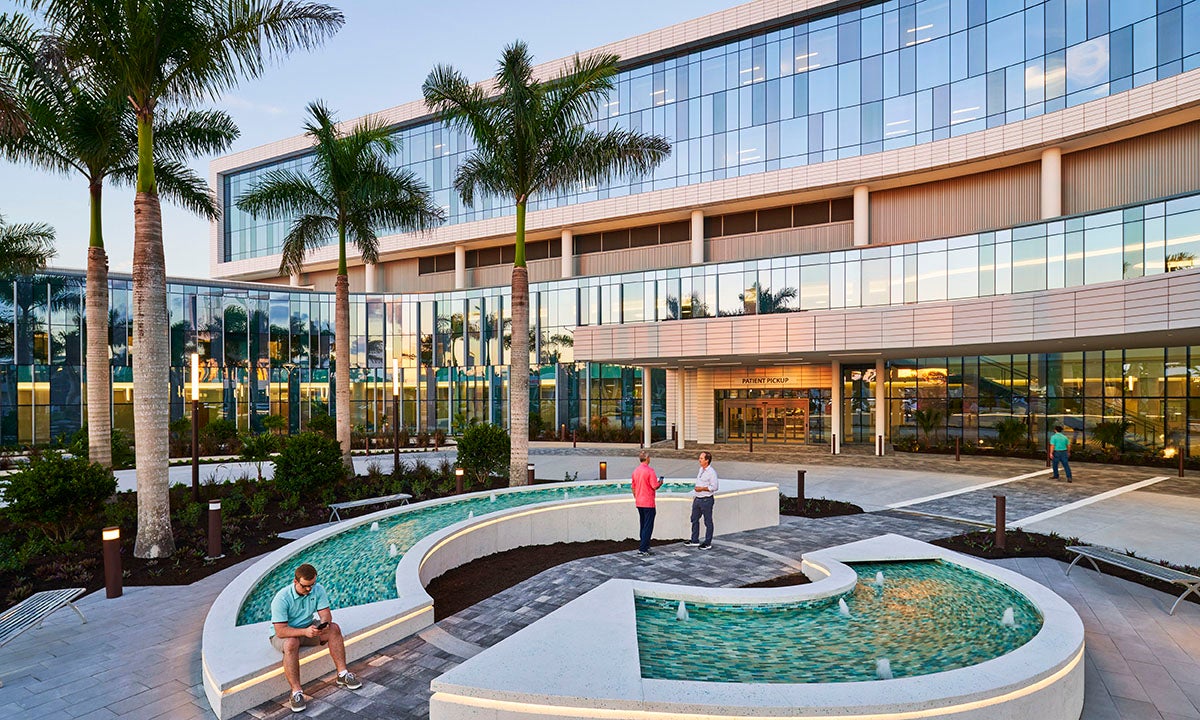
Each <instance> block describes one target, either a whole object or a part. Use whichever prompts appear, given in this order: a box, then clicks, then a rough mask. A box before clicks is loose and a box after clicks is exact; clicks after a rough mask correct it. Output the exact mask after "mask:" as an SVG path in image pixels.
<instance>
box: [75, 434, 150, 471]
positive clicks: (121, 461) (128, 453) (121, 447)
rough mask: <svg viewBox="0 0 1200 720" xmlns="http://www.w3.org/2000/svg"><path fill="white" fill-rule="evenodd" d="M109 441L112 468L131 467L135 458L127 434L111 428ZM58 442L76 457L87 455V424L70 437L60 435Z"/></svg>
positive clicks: (122, 468)
mask: <svg viewBox="0 0 1200 720" xmlns="http://www.w3.org/2000/svg"><path fill="white" fill-rule="evenodd" d="M110 442H111V444H112V460H113V469H114V470H124V469H125V468H131V467H133V466H134V462H135V460H136V458H135V456H134V452H133V444H132V443H130V442H129V436H128V435H126V434H125V433H124V431H122V430H119V429H117V428H113V429H112V435H111V438H110ZM58 444H59V445H60V446H61V447H62V448H64V449H65V450H66V451H67V452H69V453H71V454H72V455H74V456H76V457H81V458H86V457H88V453H89V451H90V447H89V446H88V431H87V426H86V425H84V426H83V427H81V428H79V429H78V430H76V431H75V434H74V435H71V436H70V437H60V438H59V443H58Z"/></svg>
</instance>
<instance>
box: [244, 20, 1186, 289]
mask: <svg viewBox="0 0 1200 720" xmlns="http://www.w3.org/2000/svg"><path fill="white" fill-rule="evenodd" d="M1022 41H1023V42H1022ZM634 62H635V63H636V62H637V61H636V60H635V61H634ZM1196 67H1200V0H1186V1H1184V2H1181V1H1180V0H1173V1H1168V0H1161V1H1160V2H1158V3H1154V2H1149V1H1148V0H1136V1H1135V0H1087V2H1084V1H1082V0H1041V1H1040V2H1039V1H1038V0H987V1H986V2H985V1H984V0H917V1H916V2H912V1H908V2H899V1H897V0H889V1H888V2H874V3H866V4H863V5H862V6H859V7H853V8H849V9H844V10H840V11H837V12H834V13H832V14H826V15H824V16H823V17H816V18H812V17H810V18H806V19H804V20H802V21H798V22H791V23H790V24H787V25H785V26H783V27H778V28H772V29H770V30H765V31H758V32H755V33H753V34H749V35H748V36H747V37H743V38H739V39H735V40H723V41H721V42H717V43H713V44H712V45H711V46H709V47H706V48H702V49H697V50H693V51H688V52H680V53H677V54H675V55H673V56H670V57H666V58H663V59H660V60H656V61H655V62H652V63H645V62H642V63H638V64H636V65H634V66H632V67H630V68H628V69H626V70H623V71H622V72H621V73H620V74H619V75H618V77H617V79H616V88H615V89H614V91H613V92H612V94H611V95H610V96H609V97H608V99H607V101H606V102H604V103H602V104H601V106H600V107H599V108H598V110H597V113H596V116H595V117H594V118H593V119H592V120H591V122H590V123H589V126H590V127H591V128H593V129H596V130H599V131H607V130H609V129H613V128H620V129H626V130H636V131H645V132H653V133H656V134H660V135H664V136H666V137H667V138H669V139H670V141H671V144H672V148H673V149H672V153H671V157H669V158H668V159H667V160H666V162H664V163H663V164H662V165H661V166H660V167H658V168H657V169H656V170H655V171H654V173H653V174H652V175H650V176H649V177H641V178H636V179H632V180H631V179H627V178H621V179H616V180H613V181H611V182H608V183H602V184H598V185H592V186H588V187H579V188H574V189H572V190H570V191H568V192H564V193H562V194H561V195H557V196H554V197H538V198H534V199H532V201H531V202H530V209H531V210H535V211H536V210H540V209H544V208H552V207H558V206H562V205H567V204H572V203H580V202H589V201H593V200H604V199H608V198H614V197H622V196H627V195H634V194H637V193H641V192H649V191H654V190H663V189H667V188H673V187H679V186H683V185H689V184H695V183H702V182H710V181H714V180H722V179H725V178H732V177H738V176H745V175H751V174H756V173H763V172H769V171H772V170H779V169H781V168H788V167H795V166H800V165H809V164H815V163H821V162H829V161H832V160H838V159H841V158H847V157H855V156H859V155H866V154H871V153H876V152H881V151H885V150H892V149H896V148H903V147H910V146H913V145H919V144H924V143H928V142H931V141H934V140H941V139H944V138H948V137H952V136H958V135H964V134H967V133H972V132H975V131H977V130H983V129H986V128H992V127H997V126H1000V125H1003V124H1005V123H1011V122H1017V121H1020V120H1024V119H1027V118H1031V117H1036V116H1039V115H1042V114H1045V113H1047V112H1054V111H1056V110H1061V109H1062V108H1064V107H1068V106H1073V105H1078V104H1080V103H1084V102H1087V101H1089V100H1094V99H1096V98H1100V97H1105V96H1108V95H1111V94H1115V93H1119V92H1123V91H1125V90H1129V89H1131V88H1134V87H1139V86H1142V85H1145V84H1147V83H1151V82H1154V81H1156V80H1162V79H1164V78H1167V77H1171V76H1173V75H1178V74H1180V73H1182V72H1184V71H1187V70H1191V69H1194V68H1196ZM397 135H398V136H399V138H400V139H401V141H402V143H403V154H402V157H401V159H400V160H399V164H400V165H402V166H403V167H405V168H406V169H409V170H411V171H413V172H414V173H415V174H416V175H417V176H418V177H420V178H421V179H422V180H423V181H424V182H425V183H427V184H428V185H429V187H430V188H431V189H432V190H433V193H434V197H435V200H436V201H437V202H438V203H439V204H441V205H442V206H443V207H445V208H446V210H447V217H448V220H449V222H451V223H459V222H472V221H476V220H486V219H490V218H494V217H497V216H501V215H508V214H512V213H513V207H512V205H510V204H509V203H508V202H507V201H505V200H502V199H497V198H492V197H483V198H481V199H480V201H479V202H478V203H476V205H475V206H474V207H471V208H468V207H466V206H464V205H463V204H462V203H461V201H460V200H459V198H458V196H457V194H456V193H455V192H454V190H453V188H452V181H453V178H454V176H455V173H456V172H457V170H458V167H459V164H460V163H461V162H462V160H463V159H464V158H465V156H466V155H467V154H468V153H469V152H470V151H471V150H472V146H471V142H470V140H469V139H468V138H466V137H464V136H462V135H460V134H459V133H457V132H454V131H451V130H450V129H449V128H447V127H446V126H444V125H443V124H442V123H439V122H426V123H421V124H417V125H413V126H410V127H406V128H402V129H399V130H397ZM308 162H309V161H308V160H307V159H306V158H305V157H299V158H289V159H287V160H284V161H280V162H278V163H275V164H268V165H263V166H259V167H256V168H253V169H249V170H244V171H240V172H237V173H232V174H229V175H227V176H225V178H224V188H223V192H224V200H225V208H226V209H227V212H226V213H225V217H226V219H225V226H224V230H225V233H224V247H223V253H222V258H221V259H222V260H223V261H225V262H229V261H233V260H240V259H245V258H252V257H262V256H269V255H275V254H277V253H278V252H279V248H280V246H281V244H282V241H283V237H284V235H285V234H286V233H287V228H288V227H290V225H291V221H290V220H289V219H282V220H279V221H275V222H265V221H259V220H255V219H254V218H251V217H249V216H248V215H246V214H244V213H242V212H241V211H240V210H238V209H237V207H236V205H235V203H236V201H237V198H238V197H240V196H241V195H242V194H243V193H244V192H245V191H246V190H247V189H249V188H250V187H251V186H253V185H254V184H255V183H256V182H258V181H259V180H260V179H261V178H262V177H263V176H264V174H266V173H269V172H271V171H272V170H274V169H275V168H277V167H288V168H292V169H298V170H304V169H305V167H306V165H307V163H308ZM330 241H331V242H332V241H333V238H330ZM682 297H687V294H685V295H684V296H682ZM834 307H837V306H834Z"/></svg>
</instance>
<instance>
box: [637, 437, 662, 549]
mask: <svg viewBox="0 0 1200 720" xmlns="http://www.w3.org/2000/svg"><path fill="white" fill-rule="evenodd" d="M638 460H641V461H642V462H641V464H640V465H638V466H637V467H636V468H634V469H633V504H634V505H636V506H637V510H638V520H639V521H640V522H641V528H642V535H641V537H642V544H641V545H639V546H638V555H643V556H645V555H649V554H650V536H651V535H653V534H654V514H655V513H656V512H658V511H657V510H656V509H655V507H654V491H655V490H657V489H659V488H660V487H662V480H659V479H658V474H657V473H655V472H654V469H653V468H651V467H650V453H649V452H647V451H645V450H643V451H641V452H640V453H638Z"/></svg>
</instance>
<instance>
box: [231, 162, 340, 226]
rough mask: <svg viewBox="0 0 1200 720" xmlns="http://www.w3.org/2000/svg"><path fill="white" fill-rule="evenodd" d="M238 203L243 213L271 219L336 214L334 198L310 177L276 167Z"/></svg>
mask: <svg viewBox="0 0 1200 720" xmlns="http://www.w3.org/2000/svg"><path fill="white" fill-rule="evenodd" d="M234 202H235V203H236V204H237V206H238V208H239V209H241V210H242V211H243V212H247V213H250V214H251V215H253V216H254V217H263V218H266V219H268V220H278V219H279V218H283V217H290V216H293V215H301V214H309V215H311V214H332V213H331V210H332V205H331V203H330V198H329V197H328V196H327V195H326V194H325V193H324V192H323V191H322V190H321V189H320V188H318V187H317V186H316V185H315V184H314V183H313V182H312V180H311V179H310V178H309V177H308V176H306V175H303V174H301V173H299V172H296V171H293V170H272V171H271V172H269V173H267V174H266V175H264V176H263V178H262V180H260V181H259V182H257V183H255V184H254V185H253V186H252V187H251V188H250V189H249V190H248V191H246V193H245V194H244V195H242V196H241V197H239V198H237V199H236V200H235V201H234Z"/></svg>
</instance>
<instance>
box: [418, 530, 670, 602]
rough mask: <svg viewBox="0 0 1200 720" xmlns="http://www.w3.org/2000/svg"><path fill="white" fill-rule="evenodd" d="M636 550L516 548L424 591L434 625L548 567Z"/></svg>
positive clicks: (603, 545) (624, 545)
mask: <svg viewBox="0 0 1200 720" xmlns="http://www.w3.org/2000/svg"><path fill="white" fill-rule="evenodd" d="M673 542H678V541H676V540H655V541H653V543H652V545H655V546H657V545H668V544H670V543H673ZM637 548H638V541H637V540H593V541H591V542H576V543H554V544H553V545H534V546H530V547H522V548H516V549H514V550H508V551H505V552H501V553H496V554H494V555H488V556H487V557H481V558H479V559H477V560H472V561H471V562H469V563H467V564H466V565H459V566H458V567H456V568H454V569H453V570H449V571H447V572H445V573H443V574H442V575H439V576H438V577H436V578H434V579H433V581H432V582H431V583H429V585H428V586H426V588H425V592H427V593H429V595H430V597H432V598H433V619H434V621H435V622H436V621H438V620H442V619H445V618H448V617H450V616H451V615H454V614H455V613H458V612H461V611H463V610H465V609H467V608H469V607H471V606H472V605H474V604H475V603H477V602H479V601H481V600H486V599H488V598H490V597H491V596H493V595H495V594H497V593H499V592H502V591H504V590H507V589H508V588H510V587H513V586H514V585H517V584H519V583H522V582H524V581H526V580H528V579H529V578H531V577H533V576H534V575H537V574H538V573H540V572H542V571H544V570H549V569H550V568H552V567H557V566H559V565H562V564H563V563H567V562H571V561H572V560H579V559H580V558H587V557H595V556H596V555H610V554H612V553H618V552H633V551H634V550H637Z"/></svg>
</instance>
